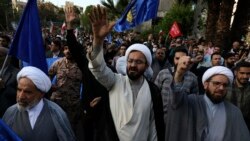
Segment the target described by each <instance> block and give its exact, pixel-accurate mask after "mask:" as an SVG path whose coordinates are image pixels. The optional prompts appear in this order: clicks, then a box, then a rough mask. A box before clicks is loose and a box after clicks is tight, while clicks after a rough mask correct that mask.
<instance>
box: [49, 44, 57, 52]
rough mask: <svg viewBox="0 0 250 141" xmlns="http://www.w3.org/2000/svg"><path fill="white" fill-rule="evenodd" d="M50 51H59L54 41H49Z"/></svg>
mask: <svg viewBox="0 0 250 141" xmlns="http://www.w3.org/2000/svg"><path fill="white" fill-rule="evenodd" d="M50 51H51V52H57V51H59V47H58V46H57V45H56V44H54V42H51V45H50Z"/></svg>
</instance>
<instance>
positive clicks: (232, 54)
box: [224, 52, 235, 60]
mask: <svg viewBox="0 0 250 141" xmlns="http://www.w3.org/2000/svg"><path fill="white" fill-rule="evenodd" d="M233 56H235V53H232V52H228V53H227V54H225V55H224V59H225V60H226V59H228V58H230V57H233Z"/></svg>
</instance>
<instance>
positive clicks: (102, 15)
mask: <svg viewBox="0 0 250 141" xmlns="http://www.w3.org/2000/svg"><path fill="white" fill-rule="evenodd" d="M88 16H89V19H90V21H91V22H92V23H93V22H95V21H102V20H106V21H107V13H106V9H105V8H104V7H101V6H100V5H97V6H94V7H93V8H92V10H91V12H90V13H88Z"/></svg>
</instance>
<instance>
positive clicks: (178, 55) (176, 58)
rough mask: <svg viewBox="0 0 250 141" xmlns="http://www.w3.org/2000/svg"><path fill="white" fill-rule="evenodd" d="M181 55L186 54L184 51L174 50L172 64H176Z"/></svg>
mask: <svg viewBox="0 0 250 141" xmlns="http://www.w3.org/2000/svg"><path fill="white" fill-rule="evenodd" d="M182 56H187V54H186V53H184V52H176V53H175V55H174V65H175V66H176V65H177V64H178V62H179V59H180V58H181V57H182Z"/></svg>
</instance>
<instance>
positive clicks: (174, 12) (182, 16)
mask: <svg viewBox="0 0 250 141" xmlns="http://www.w3.org/2000/svg"><path fill="white" fill-rule="evenodd" d="M174 21H177V22H178V23H179V24H180V25H181V29H182V33H183V35H190V34H191V31H192V25H193V10H192V7H191V5H183V4H174V5H173V7H172V8H171V9H170V10H169V11H168V12H167V13H166V15H165V16H164V18H163V19H162V21H161V22H160V24H159V25H157V26H156V32H159V31H160V30H163V31H164V32H165V33H168V32H169V30H170V28H171V26H172V24H173V22H174Z"/></svg>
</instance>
